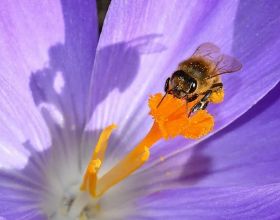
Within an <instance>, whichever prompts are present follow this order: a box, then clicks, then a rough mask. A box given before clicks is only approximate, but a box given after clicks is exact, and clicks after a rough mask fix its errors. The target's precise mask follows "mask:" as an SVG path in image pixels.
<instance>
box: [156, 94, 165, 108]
mask: <svg viewBox="0 0 280 220" xmlns="http://www.w3.org/2000/svg"><path fill="white" fill-rule="evenodd" d="M166 95H167V92H166V93H165V94H164V96H163V97H162V98H161V100H160V102H159V103H158V105H157V108H158V107H159V106H160V104H161V103H162V101H163V99H164V98H165V96H166Z"/></svg>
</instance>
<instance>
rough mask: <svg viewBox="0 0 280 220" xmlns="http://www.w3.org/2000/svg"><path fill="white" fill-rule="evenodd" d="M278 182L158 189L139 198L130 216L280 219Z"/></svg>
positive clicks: (147, 217)
mask: <svg viewBox="0 0 280 220" xmlns="http://www.w3.org/2000/svg"><path fill="white" fill-rule="evenodd" d="M279 196H280V185H279V184H271V185H263V186H255V187H248V186H244V187H213V188H189V189H177V190H165V191H160V192H157V193H154V194H151V195H149V196H146V197H143V198H142V199H141V200H140V201H139V209H138V210H137V211H138V212H137V213H139V214H138V215H137V214H136V216H135V217H134V218H132V219H139V220H140V219H215V220H216V219H261V220H263V219H279V218H280V214H279V212H278V210H279V204H280V199H279Z"/></svg>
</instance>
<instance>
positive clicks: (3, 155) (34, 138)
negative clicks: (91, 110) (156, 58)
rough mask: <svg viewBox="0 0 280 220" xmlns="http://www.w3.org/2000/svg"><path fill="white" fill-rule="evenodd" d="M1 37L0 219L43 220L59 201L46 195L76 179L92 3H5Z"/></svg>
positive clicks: (0, 11) (93, 35)
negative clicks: (47, 203) (48, 203)
mask: <svg viewBox="0 0 280 220" xmlns="http://www.w3.org/2000/svg"><path fill="white" fill-rule="evenodd" d="M0 33H1V41H0V46H1V48H2V49H1V51H0V59H1V63H0V69H1V71H0V85H1V86H0V106H1V110H0V122H1V123H0V133H1V138H0V168H1V171H0V206H1V208H0V219H1V217H4V218H5V219H21V218H22V219H27V218H28V219H43V218H41V217H38V215H40V213H37V211H38V209H39V208H41V205H42V204H41V202H42V200H44V199H43V198H42V195H43V194H44V193H45V194H48V196H53V199H54V200H56V199H55V196H60V195H53V194H50V193H49V191H47V192H46V189H47V190H52V189H54V188H55V187H58V184H57V182H55V183H54V181H55V180H56V181H57V179H58V178H57V176H56V175H58V174H59V175H58V176H59V177H60V178H61V179H62V180H63V181H65V182H68V183H69V182H71V181H72V179H71V178H73V175H76V174H77V169H78V165H79V164H78V154H77V151H78V148H79V144H80V138H81V137H80V136H81V133H82V131H81V130H82V129H83V126H84V123H85V116H86V114H85V111H86V107H87V106H86V102H87V98H88V89H89V78H90V75H91V72H92V66H93V60H94V56H95V49H96V44H97V16H96V6H95V1H82V2H80V3H77V2H74V1H64V0H63V1H49V2H41V3H38V1H29V0H26V1H25V0H24V1H20V2H17V3H15V2H5V3H4V2H3V3H2V4H1V6H0ZM69 149H70V150H69ZM73 149H75V150H73ZM68 151H69V152H68ZM70 151H71V154H70ZM42 152H43V153H42ZM62 165H63V166H62ZM66 167H67V168H66ZM13 168H14V170H11V169H13ZM67 169H69V170H71V172H69V174H67V173H65V172H64V173H63V172H61V170H64V171H65V170H67ZM75 177H76V176H75ZM76 178H77V177H76ZM69 179H71V180H69ZM52 181H53V182H52ZM63 184H64V183H63ZM54 205H56V204H54Z"/></svg>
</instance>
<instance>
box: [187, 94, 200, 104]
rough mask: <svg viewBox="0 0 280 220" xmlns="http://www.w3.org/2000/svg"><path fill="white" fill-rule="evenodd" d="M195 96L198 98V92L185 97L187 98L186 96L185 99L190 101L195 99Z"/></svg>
mask: <svg viewBox="0 0 280 220" xmlns="http://www.w3.org/2000/svg"><path fill="white" fill-rule="evenodd" d="M197 98H198V94H194V95H193V96H191V97H187V98H186V101H187V102H192V101H194V100H196V99H197Z"/></svg>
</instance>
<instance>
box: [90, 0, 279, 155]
mask: <svg viewBox="0 0 280 220" xmlns="http://www.w3.org/2000/svg"><path fill="white" fill-rule="evenodd" d="M237 3H238V2H236V1H212V2H207V3H206V2H200V1H192V2H189V1H186V2H182V1H173V2H172V4H170V2H169V1H160V2H148V3H147V2H141V1H139V2H123V3H120V2H119V1H113V2H112V3H111V6H110V8H109V12H108V14H107V17H106V21H105V23H104V27H103V32H102V34H101V37H100V41H99V45H98V52H97V56H96V63H95V72H94V76H93V80H92V82H93V92H92V94H94V97H93V98H92V99H93V104H94V106H95V113H94V115H93V117H92V121H91V122H90V123H92V126H93V127H91V128H92V129H102V128H104V127H105V126H107V125H109V124H111V123H116V124H118V125H119V129H118V131H117V132H116V136H117V137H118V138H116V140H115V141H112V142H111V143H112V146H114V149H116V151H118V152H117V153H116V152H115V153H116V154H118V153H119V152H120V151H123V150H128V149H130V148H131V147H133V146H134V145H135V144H136V143H137V142H138V141H139V140H140V139H141V138H143V136H144V135H145V133H146V132H147V130H148V129H149V127H150V126H151V123H152V122H151V119H150V118H149V117H148V116H147V115H148V112H149V110H148V107H147V99H148V96H149V95H150V94H153V93H156V92H159V91H162V90H163V85H164V81H165V79H166V78H167V77H168V76H170V74H171V73H172V71H174V70H175V69H176V66H177V64H178V63H179V62H180V61H182V60H183V59H185V58H186V57H188V56H189V55H191V54H192V53H193V52H194V50H195V48H196V47H197V46H198V45H199V44H200V43H203V42H206V41H210V42H213V43H216V44H217V45H219V46H220V47H221V48H222V50H223V51H225V52H228V53H231V54H233V55H234V56H236V57H237V58H238V59H240V60H241V62H242V64H243V66H244V67H243V69H242V71H241V72H239V73H236V74H234V75H229V76H225V77H224V79H225V80H224V84H225V91H226V98H225V102H224V103H222V104H221V105H218V106H216V107H215V108H214V109H212V110H213V111H212V112H213V113H214V114H215V116H216V127H215V132H216V131H218V130H220V129H221V128H223V127H225V126H226V125H228V124H229V123H231V122H232V121H234V120H235V119H236V118H238V117H239V116H240V115H242V114H243V113H244V112H246V111H247V110H248V109H249V108H251V107H252V106H253V105H254V104H255V103H256V102H257V101H258V100H259V99H261V98H262V97H263V96H264V95H265V94H266V93H267V92H268V91H269V90H270V89H271V88H273V87H274V86H275V85H276V83H277V82H278V81H279V74H277V72H278V69H279V67H280V64H279V62H278V59H277V58H276V57H277V55H278V51H279V47H280V40H279V39H280V38H279V31H278V28H276V27H277V26H278V25H279V23H280V20H279V13H278V9H279V4H278V3H273V5H274V6H275V7H274V8H273V10H272V9H271V8H270V7H269V5H268V4H267V2H265V1H263V2H257V3H254V7H251V4H247V3H242V4H239V5H238V4H237ZM256 17H257V18H258V19H257V18H256ZM244 20H245V21H246V22H244ZM247 26H252V27H254V30H258V32H257V35H256V33H255V32H253V31H247V28H246V27H247ZM244 94H246V99H242V101H241V100H240V98H241V97H243V96H244ZM194 143H196V142H188V143H186V141H185V140H182V139H178V140H177V141H174V142H172V146H171V144H168V145H166V144H161V145H158V146H156V148H157V149H156V150H155V151H156V153H153V155H156V157H157V158H158V157H159V155H163V156H166V155H168V154H171V153H174V152H177V151H181V150H183V149H185V148H187V147H190V146H193V144H194ZM121 149H123V150H121Z"/></svg>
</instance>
